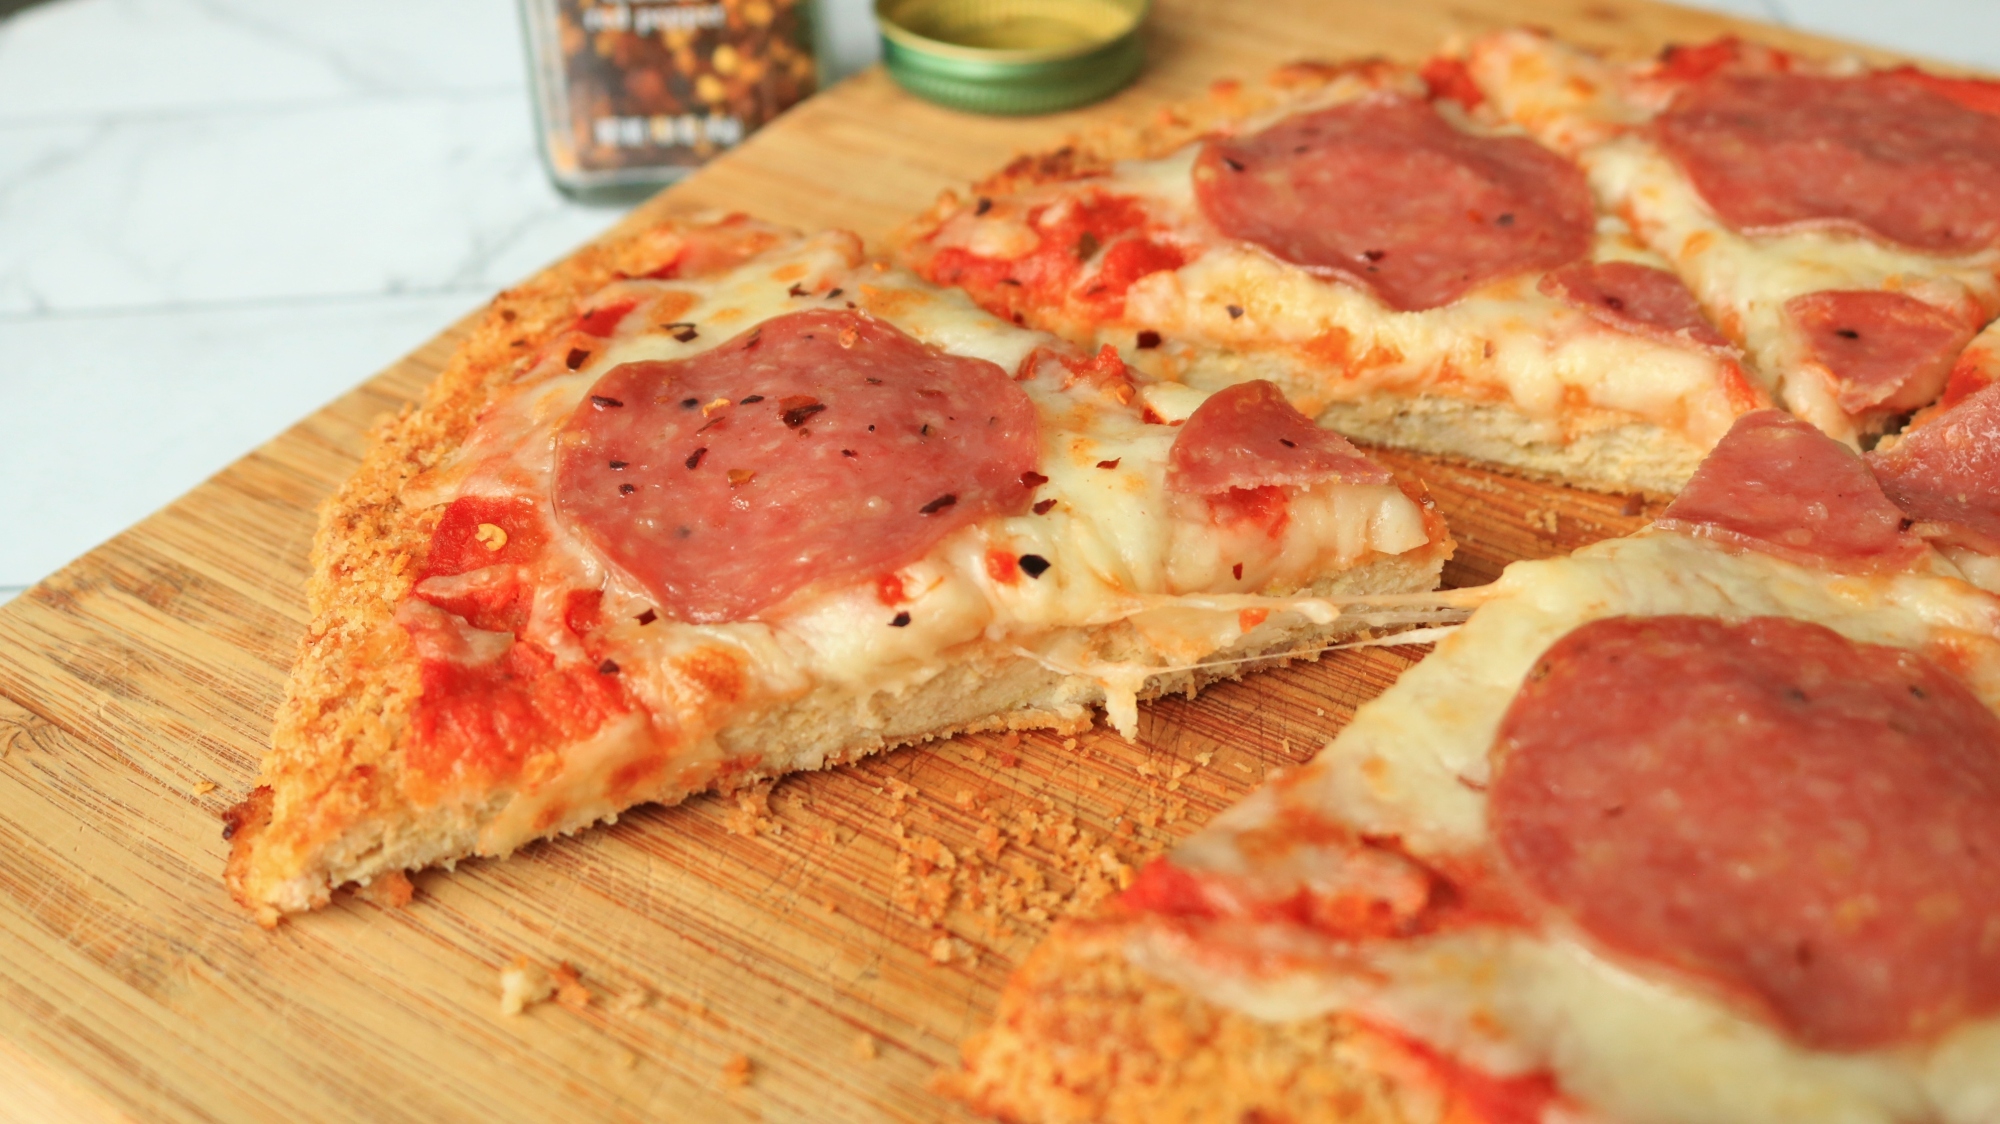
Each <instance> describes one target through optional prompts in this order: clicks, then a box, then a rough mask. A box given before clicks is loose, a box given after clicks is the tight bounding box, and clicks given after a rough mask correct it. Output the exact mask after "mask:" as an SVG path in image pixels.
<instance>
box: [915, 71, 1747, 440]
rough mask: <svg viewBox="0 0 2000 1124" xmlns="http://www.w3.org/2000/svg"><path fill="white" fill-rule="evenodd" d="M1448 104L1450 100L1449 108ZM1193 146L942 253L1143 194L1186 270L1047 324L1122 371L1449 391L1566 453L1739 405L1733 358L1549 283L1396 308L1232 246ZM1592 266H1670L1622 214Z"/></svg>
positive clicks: (1317, 100) (994, 217) (950, 241)
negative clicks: (1511, 419)
mask: <svg viewBox="0 0 2000 1124" xmlns="http://www.w3.org/2000/svg"><path fill="white" fill-rule="evenodd" d="M1369 92H1370V89H1369V87H1367V86H1365V85H1362V84H1359V83H1356V82H1352V81H1345V82H1342V83H1336V84H1335V85H1334V86H1332V87H1330V88H1329V89H1327V90H1322V91H1319V92H1317V93H1316V94H1315V95H1314V96H1313V97H1311V98H1309V99H1306V100H1304V101H1302V102H1300V103H1297V104H1292V105H1288V106H1286V107H1285V108H1284V109H1283V110H1280V111H1273V112H1272V113H1270V114H1266V115H1264V116H1263V117H1260V118H1256V119H1252V120H1249V121H1245V122H1241V123H1239V124H1238V125H1237V126H1236V128H1237V129H1238V130H1239V131H1244V132H1253V131H1255V130H1256V129H1258V128H1260V127H1262V126H1263V125H1264V124H1268V123H1270V121H1272V120H1275V119H1276V118H1277V117H1281V116H1286V115H1290V114H1293V113H1299V112H1306V111H1310V110H1312V109H1317V108H1320V107H1322V106H1324V105H1329V104H1335V103H1338V102H1342V101H1349V100H1353V99H1355V98H1357V97H1362V96H1365V95H1366V94H1367V93H1369ZM1418 92H1419V93H1421V90H1420V88H1419V90H1418ZM1454 110H1455V106H1454V105H1453V104H1451V103H1446V105H1445V111H1446V112H1452V111H1454ZM1458 123H1459V124H1460V125H1461V127H1464V128H1466V129H1468V130H1470V131H1473V132H1481V133H1492V132H1511V131H1514V130H1513V129H1512V127H1508V128H1506V129H1501V130H1496V129H1493V128H1492V127H1490V126H1486V125H1482V124H1479V123H1476V122H1471V121H1466V120H1464V119H1463V117H1462V116H1461V117H1460V118H1459V121H1458ZM1199 149H1200V146H1199V145H1198V144H1193V145H1189V146H1187V147H1184V148H1182V149H1180V150H1178V151H1176V152H1173V153H1171V154H1169V155H1167V156H1164V157H1161V158H1158V159H1153V160H1129V161H1123V162H1120V163H1118V164H1116V165H1115V166H1114V167H1113V169H1112V171H1111V173H1110V174H1109V176H1107V177H1094V178H1091V179H1088V180H1081V181H1076V182H1075V183H1072V184H1059V185H1053V186H1050V187H1045V188H1040V189H1035V190H1032V191H1030V192H1027V193H1025V194H1023V195H1021V196H1019V197H1016V198H1013V199H1009V200H1005V201H1002V202H999V203H997V204H995V205H994V206H993V207H991V208H990V209H989V210H988V211H987V212H986V213H985V214H984V215H976V214H974V213H972V212H970V211H965V212H961V213H960V214H958V215H956V216H954V217H953V218H951V219H950V220H949V221H947V222H946V223H945V224H944V226H943V227H942V228H941V229H940V230H939V231H938V232H937V234H936V235H935V236H934V238H933V239H932V244H933V245H935V246H938V247H944V246H958V247H963V248H966V249H969V250H971V251H972V252H974V253H987V252H988V248H989V247H991V248H997V249H999V250H1001V251H1003V252H1001V253H996V254H994V255H993V256H995V257H1001V258H1004V257H1008V256H1018V255H1019V254H1020V253H1024V252H1026V250H1027V249H1032V248H1033V247H1034V243H1033V242H1031V241H1029V240H1028V239H1029V238H1031V237H1032V236H1033V230H1032V228H1030V227H1028V226H1027V225H1026V223H1025V222H1024V218H1023V216H1025V215H1026V214H1028V213H1029V212H1030V211H1031V210H1032V209H1033V208H1035V207H1036V206H1042V205H1049V206H1053V207H1061V206H1063V205H1065V204H1066V203H1067V202H1068V201H1069V200H1070V199H1071V198H1072V193H1073V192H1075V191H1076V190H1078V187H1079V185H1082V186H1084V187H1089V188H1092V189H1102V190H1106V191H1109V192H1111V193H1113V194H1116V195H1122V196H1129V197H1132V198H1135V199H1138V200H1140V201H1141V202H1142V203H1143V205H1144V207H1145V209H1146V213H1147V218H1148V220H1149V226H1148V231H1147V233H1148V236H1149V237H1153V238H1155V239H1156V240H1160V241H1164V242H1168V243H1171V244H1172V245H1174V246H1176V247H1177V248H1179V249H1181V250H1182V251H1183V252H1185V253H1188V254H1190V255H1191V260H1190V261H1189V262H1188V263H1187V264H1186V265H1183V266H1182V267H1181V268H1179V269H1175V270H1165V271H1160V272H1156V273H1151V274H1148V275H1146V276H1144V277H1141V278H1139V279H1138V280H1137V281H1136V282H1134V283H1133V284H1132V286H1131V288H1130V289H1129V290H1128V291H1127V293H1126V298H1125V304H1124V310H1123V312H1122V314H1120V315H1118V316H1116V317H1113V318H1111V319H1108V320H1105V319H1097V318H1094V317H1086V316H1084V314H1082V313H1078V312H1072V311H1068V310H1064V309H1056V308H1049V309H1044V310H1042V311H1043V313H1044V314H1045V315H1046V316H1047V317H1048V318H1049V320H1050V321H1051V326H1052V327H1054V328H1055V329H1056V330H1058V331H1060V332H1062V333H1064V334H1066V335H1069V336H1072V337H1073V338H1076V339H1078V340H1083V341H1088V342H1089V344H1090V346H1091V347H1093V348H1094V347H1098V346H1102V345H1105V344H1109V345H1112V346H1115V347H1118V348H1119V349H1120V350H1121V352H1122V353H1123V355H1124V357H1125V360H1126V362H1127V363H1130V364H1132V365H1133V366H1134V367H1135V368H1138V369H1141V370H1144V371H1145V372H1146V373H1148V374H1150V375H1154V376H1156V377H1161V378H1170V379H1176V380H1182V381H1186V382H1188V383H1191V384H1193V385H1195V386H1198V387H1202V388H1204V389H1208V390H1214V389H1218V388H1220V387H1222V386H1225V385H1228V384H1230V383H1233V382H1241V381H1244V380H1246V379H1253V378H1268V379H1271V380H1273V381H1275V382H1277V383H1278V384H1279V385H1280V386H1282V387H1283V388H1284V389H1285V392H1286V395H1287V397H1290V398H1291V399H1292V400H1293V401H1294V402H1295V403H1298V404H1299V405H1300V407H1301V408H1302V409H1305V410H1306V411H1307V412H1308V413H1312V412H1315V411H1317V410H1320V409H1324V408H1325V407H1326V406H1328V405H1330V404H1333V403H1336V402H1345V401H1354V400H1357V399H1361V398H1364V397H1367V396H1369V395H1373V394H1379V393H1388V394H1395V395H1408V396H1413V397H1414V396H1419V395H1441V396H1447V397H1452V396H1455V397H1463V398H1469V399H1473V400H1475V401H1494V400H1499V401H1504V402H1507V403H1509V404H1511V405H1512V406H1514V407H1515V408H1516V409H1518V410H1519V411H1521V412H1522V413H1524V414H1526V415H1528V416H1530V417H1531V418H1534V419H1539V420H1540V421H1541V422H1542V423H1543V424H1544V426H1545V429H1544V431H1543V432H1542V433H1541V434H1540V435H1539V437H1540V439H1542V440H1547V441H1550V442H1553V443H1557V444H1562V443H1567V442H1568V441H1569V440H1571V439H1572V438H1573V437H1574V436H1575V435H1576V434H1577V433H1579V432H1582V431H1587V430H1590V429H1594V428H1608V427H1612V426H1617V425H1622V424H1627V423H1630V422H1631V421H1633V420H1634V419H1638V420H1642V421H1647V422H1652V423H1654V424H1657V425H1660V426H1662V427H1665V428H1667V429H1669V430H1673V431H1677V432H1680V433H1682V434H1684V435H1685V436H1687V437H1688V438H1689V439H1690V440H1692V441H1694V442H1696V443H1698V444H1700V445H1702V446H1707V445H1711V444H1713V443H1714V442H1715V441H1716V440H1717V439H1718V438H1719V437H1720V436H1721V435H1722V434H1723V433H1724V432H1725V431H1726V430H1727V429H1728V427H1729V424H1730V422H1731V421H1733V420H1734V419H1735V417H1736V416H1737V415H1738V414H1739V413H1741V412H1742V409H1743V406H1742V404H1741V403H1740V402H1738V401H1736V400H1734V399H1733V398H1732V395H1731V393H1730V391H1731V387H1732V386H1733V385H1734V380H1735V377H1736V376H1735V375H1734V373H1733V372H1732V371H1730V370H1729V369H1728V368H1729V367H1731V366H1732V364H1731V363H1730V361H1729V360H1728V359H1726V358H1723V357H1719V356H1717V355H1714V354H1712V353H1710V352H1707V351H1704V350H1702V349H1699V348H1695V347H1689V346H1682V345H1678V344H1673V343H1668V342H1664V341H1658V340H1654V339H1651V338H1647V337H1643V336H1639V335H1634V334H1630V333H1626V332H1623V331H1619V330H1617V329H1615V328H1612V327H1610V326H1608V325H1606V324H1604V323H1603V322H1601V321H1599V320H1597V319H1594V318H1592V317H1591V316H1589V315H1587V314H1586V313H1584V312H1582V311H1579V310H1577V309H1576V308H1574V307H1572V306H1570V305H1568V304H1566V303H1564V302H1562V301H1560V300H1558V299H1556V298H1554V297H1550V296H1545V295H1543V294H1542V293H1540V292H1538V291H1537V290H1536V288H1535V285H1536V282H1537V281H1538V280H1539V278H1540V275H1539V274H1531V275H1525V276H1517V277H1513V278H1507V279H1503V280H1500V281H1496V282H1493V283H1490V284H1488V285H1485V286H1482V287H1481V288H1479V289H1477V290H1475V291H1474V292H1472V293H1469V294H1467V295H1466V296H1465V297H1463V298H1461V299H1460V300H1457V301H1454V302H1452V303H1451V304H1448V305H1445V306H1443V307H1440V308H1434V309H1425V310H1420V311H1415V312H1400V311H1397V310H1395V309H1392V308H1390V307H1389V306H1388V305H1386V304H1384V303H1383V302H1382V301H1381V300H1379V299H1378V298H1377V297H1375V295H1374V294H1372V293H1369V292H1366V291H1364V290H1363V289H1361V288H1359V287H1356V286H1354V285H1351V284H1347V283H1344V282H1340V281H1330V280H1326V279H1323V278H1321V277H1318V276H1315V275H1314V274H1313V273H1311V272H1309V271H1308V270H1306V269H1303V268H1301V267H1299V266H1296V265H1293V264H1291V263H1289V262H1285V261H1281V260H1279V259H1278V258H1276V257H1274V256H1272V255H1270V254H1269V253H1266V252H1264V251H1263V250H1261V249H1260V248H1258V247H1256V246H1254V245H1251V244H1248V243H1243V242H1239V241H1236V240H1234V239H1229V238H1225V237H1223V236H1222V235H1220V234H1219V233H1218V232H1217V231H1215V230H1214V228H1213V227H1212V226H1211V225H1210V224H1209V223H1208V222H1207V220H1206V219H1205V218H1204V217H1203V215H1202V213H1201V211H1200V209H1199V207H1198V206H1197V204H1196V201H1195V195H1194V184H1193V177H1192V171H1193V167H1194V162H1195V159H1196V157H1197V155H1198V154H1199ZM1023 247H1026V249H1023ZM1109 252H1110V251H1109V247H1108V246H1107V247H1105V248H1100V249H1098V250H1097V251H1096V253H1095V254H1094V255H1093V257H1092V258H1091V260H1090V261H1087V262H1086V263H1085V264H1084V277H1085V278H1086V281H1085V282H1082V283H1081V284H1087V278H1088V277H1089V275H1090V272H1091V271H1092V270H1093V269H1094V268H1096V266H1097V265H1098V264H1099V263H1100V262H1102V261H1103V260H1104V257H1105V255H1106V254H1107V253H1109ZM1592 259H1593V260H1597V261H1633V262H1638V263H1640V264H1644V265H1651V266H1655V267H1657V268H1666V267H1667V262H1666V261H1665V260H1664V259H1662V258H1660V257H1659V256H1658V255H1657V254H1654V253H1653V252H1652V251H1650V250H1648V249H1647V248H1645V247H1644V246H1643V245H1641V244H1640V243H1639V242H1638V241H1636V240H1635V239H1634V238H1633V237H1632V235H1631V233H1630V232H1629V231H1628V230H1627V229H1626V228H1625V227H1624V224H1623V223H1622V221H1620V220H1619V219H1616V218H1604V219H1601V220H1600V228H1599V231H1598V233H1597V237H1596V241H1595V245H1594V248H1593V251H1592ZM1232 308H1234V309H1236V310H1237V313H1236V314H1235V315H1231V312H1230V310H1231V309H1232ZM1140 330H1151V331H1156V332H1158V333H1160V334H1161V335H1162V336H1163V337H1165V343H1164V345H1162V346H1160V347H1157V348H1144V349H1142V348H1139V347H1137V346H1135V341H1136V338H1137V333H1138V332H1139V331H1140Z"/></svg>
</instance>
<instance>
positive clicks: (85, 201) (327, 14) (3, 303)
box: [0, 0, 2000, 600]
mask: <svg viewBox="0 0 2000 1124" xmlns="http://www.w3.org/2000/svg"><path fill="white" fill-rule="evenodd" d="M1246 2H1247V0H1246ZM822 3H823V7H824V8H825V9H826V12H827V19H826V26H827V35H828V39H829V41H830V46H831V48H832V51H833V57H834V60H835V68H836V70H837V71H849V70H852V69H855V68H857V67H859V66H861V65H865V64H866V63H867V62H868V61H870V60H871V58H872V56H873V52H874V41H873V28H872V26H871V25H870V22H869V17H868V15H867V12H868V7H869V5H868V3H867V0H822ZM1702 6H1706V7H1712V8H1718V9H1723V10H1728V11H1732V12H1735V13H1738V14H1741V15H1746V16H1752V17H1757V18H1761V19H1765V20H1769V21H1772V22H1777V23H1786V24H1793V25H1796V26H1801V27H1807V28H1811V29H1813V30H1817V31H1823V32H1827V33H1829V34H1834V35H1839V36H1844V37H1846V38H1850V39H1856V40H1863V41H1869V42H1875V43H1880V44H1882V45H1884V46H1890V47H1895V48H1899V49H1902V50H1906V51H1912V52H1915V53H1918V54H1924V55H1929V56H1932V57H1936V58H1941V59H1951V60H1955V61H1958V62H1963V63H1967V64H1973V65H1981V66H1985V67H1988V68H1991V69H1996V70H2000V3H1996V2H1994V0H1901V2H1900V3H1897V4H1893V5H1892V4H1885V3H1882V2H1881V0H1708V2H1707V3H1706V4H1704V5H1702ZM618 215H619V212H618V211H617V210H613V209H606V208H593V207H586V206H582V205H579V204H576V203H572V202H569V201H567V200H565V199H564V198H563V197H561V196H560V195H558V194H557V193H556V192H555V190H554V189H553V188H551V187H550V186H549V184H548V182H547V180H546V179H545V178H544V177H543V174H542V170H541V167H540V165H539V164H538V163H537V160H536V156H535V150H534V145H533V141H532V137H531V125H530V120H529V109H528V102H527V94H526V87H525V71H524V67H523V61H522V50H521V44H520V31H519V27H518V23H517V20H516V15H515V7H514V4H513V3H511V2H509V0H338V2H336V3H308V2H303V0H56V2H54V3H50V4H45V5H42V6H39V7H34V8H30V9H28V10H27V11H25V12H22V13H21V14H19V15H16V16H14V17H11V18H9V19H7V20H5V21H0V355H4V356H5V362H4V364H0V600H5V599H6V598H7V597H9V596H11V595H12V594H13V593H15V592H18V591H19V590H20V589H22V588H23V587H25V586H27V585H28V584H30V583H31V582H33V581H35V580H36V579H38V578H40V577H41V576H42V575H44V574H46V573H48V572H49V571H52V570H54V569H55V568H57V567H58V566H60V565H62V564H63V563H64V562H67V561H68V560H69V559H71V558H73V557H75V556H76V555H78V554H80V553H82V552H84V551H85V550H88V549H89V548H90V547H92V546H94V545H96V544H97V543H99V542H101V541H103V540H104V539H105V538H108V537H109V536H111V535H112V534H115V533H116V532H117V531H119V530H120V529H122V528H124V527H125V526H127V525H128V524H130V523H132V522H134V521H136V520H138V519H139V518H141V517H143V516H144V515H146V514H147V513H148V512H150V511H152V510H154V509H155V508H157V507H159V506H161V505H162V504H164V503H166V502H167V501H169V500H171V499H173V498H174V497H175V496H177V495H179V494H180V493H182V492H184V491H186V490H187V489H188V488H190V487H192V486H193V485H195V484H196V483H199V482H200V481H201V480H202V479H203V478H205V477H206V476H208V475H209V474H210V473H213V472H215V471H216V470H217V469H220V468H221V467H223V466H224V465H226V464H228V463H229V462H230V461H232V460H234V459H235V458H237V457H238V456H241V455H242V454H243V453H245V452H246V451H248V450H249V449H251V448H252V447H254V446H256V445H257V444H259V443H261V442H262V441H264V440H266V439H267V438H269V437H271V436H272V435H274V434H276V433H277V432H279V431H280V430H281V429H283V428H284V427H285V426H287V425H289V424H290V423H292V422H293V421H295V420H297V419H298V418H300V417H303V416H304V415H306V414H308V413H310V412H311V411H312V410H313V409H315V408H316V407H318V406H320V405H321V404H322V403H324V402H326V401H328V400H329V399H331V398H333V397H335V396H336V395H338V394H340V393H341V392H343V391H345V390H347V389H348V388H349V387H351V386H353V385H355V384H356V383H358V382H360V381H361V380H363V379H365V378H366V377H368V376H369V375H370V374H372V373H373V372H374V371H376V370H378V369H379V368H381V367H383V366H385V365H387V364H388V363H389V362H391V361H393V360H394V359H395V358H396V357H397V356H399V355H401V354H402V353H404V352H405V351H408V350H409V349H410V348H412V347H414V346H416V345H417V344H419V343H421V342H422V341H423V340H424V339H426V338H428V337H429V336H431V335H432V334H434V333H435V332H436V331H437V330H438V329H439V328H441V327H442V326H444V325H446V324H448V323H450V322H451V321H452V320H453V319H455V318H457V317H458V316H460V315H462V314H463V313H465V312H466V311H468V310H470V309H471V308H473V307H475V306H476V305H478V304H479V303H480V302H482V301H483V300H485V299H486V298H487V297H488V296H490V295H491V294H492V293H493V292H495V291H497V290H498V289H499V288H501V287H503V286H505V285H506V284H509V283H511V282H513V281H515V280H518V279H520V278H521V277H524V276H526V275H527V274H528V273H530V272H532V271H533V270H535V269H536V268H538V267H540V266H542V265H544V264H546V263H547V262H549V261H551V260H553V259H554V258H556V257H558V256H560V255H561V254H562V253H564V252H565V251H567V250H568V249H570V248H571V247H572V246H574V245H576V244H577V243H578V242H581V241H583V240H584V239H585V238H588V237H589V236H591V235H593V234H595V233H597V232H598V231H599V230H602V229H603V228H604V227H606V226H608V225H609V224H610V223H611V222H613V221H614V220H615V219H616V218H617V217H618Z"/></svg>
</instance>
